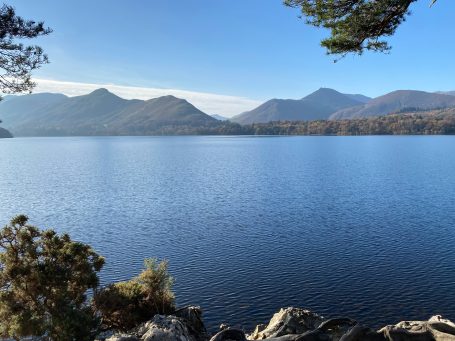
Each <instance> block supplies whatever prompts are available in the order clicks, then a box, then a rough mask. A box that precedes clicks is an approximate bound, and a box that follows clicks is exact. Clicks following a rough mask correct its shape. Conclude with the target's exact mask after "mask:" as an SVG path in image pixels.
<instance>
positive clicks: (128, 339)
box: [106, 334, 140, 341]
mask: <svg viewBox="0 0 455 341" xmlns="http://www.w3.org/2000/svg"><path fill="white" fill-rule="evenodd" d="M106 341H140V340H139V339H138V338H137V337H135V336H133V335H129V334H122V335H114V336H111V337H110V338H108V339H106Z"/></svg>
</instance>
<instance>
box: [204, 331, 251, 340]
mask: <svg viewBox="0 0 455 341" xmlns="http://www.w3.org/2000/svg"><path fill="white" fill-rule="evenodd" d="M210 341H246V336H245V333H244V332H243V330H240V329H235V328H227V329H224V330H222V331H220V332H218V333H217V334H215V335H214V336H213V337H212V338H211V339H210Z"/></svg>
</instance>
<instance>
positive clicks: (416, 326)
mask: <svg viewBox="0 0 455 341" xmlns="http://www.w3.org/2000/svg"><path fill="white" fill-rule="evenodd" d="M378 333H379V334H382V335H384V337H385V338H386V340H390V341H407V340H410V341H455V324H454V323H453V322H451V321H449V320H446V319H444V318H442V316H439V315H437V316H433V317H431V318H430V319H429V320H428V321H402V322H400V323H397V324H395V325H389V326H385V327H384V328H381V329H380V330H379V331H378Z"/></svg>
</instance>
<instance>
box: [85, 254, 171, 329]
mask: <svg viewBox="0 0 455 341" xmlns="http://www.w3.org/2000/svg"><path fill="white" fill-rule="evenodd" d="M172 284H173V279H172V277H171V276H170V275H169V273H168V271H167V262H166V261H162V262H159V263H158V262H157V260H156V259H146V260H145V269H144V270H143V271H142V273H141V274H140V275H139V276H137V277H135V278H133V279H131V280H129V281H126V282H119V283H115V284H111V285H109V286H107V287H106V288H103V289H101V290H99V291H97V292H96V294H95V296H94V299H93V305H94V307H95V309H96V310H97V311H99V313H100V315H101V319H102V324H103V327H104V328H106V329H114V330H120V331H127V330H129V329H131V328H133V327H135V326H137V325H138V324H140V323H142V322H145V321H148V320H150V319H151V318H152V317H153V316H154V315H155V314H169V313H172V312H174V311H175V306H174V300H175V298H174V294H173V292H172Z"/></svg>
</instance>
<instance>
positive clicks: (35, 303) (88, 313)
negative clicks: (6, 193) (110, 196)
mask: <svg viewBox="0 0 455 341" xmlns="http://www.w3.org/2000/svg"><path fill="white" fill-rule="evenodd" d="M27 222H28V218H27V217H26V216H24V215H20V216H17V217H15V218H13V219H12V220H11V222H10V224H9V225H6V226H5V227H4V228H3V229H2V230H0V321H1V322H0V337H3V338H13V339H14V340H19V339H21V338H23V337H29V336H33V337H39V338H40V339H41V340H47V341H55V340H59V341H73V340H78V341H84V340H91V337H92V336H93V333H94V331H95V330H96V328H97V325H98V322H97V319H96V317H95V314H94V313H93V310H92V309H91V307H90V306H88V305H87V304H86V294H87V291H88V290H89V289H94V288H96V287H97V286H98V275H97V273H98V272H99V271H100V270H101V268H102V267H103V264H104V259H103V258H102V257H100V256H99V255H98V254H97V253H96V252H95V251H94V250H93V249H92V248H91V247H90V246H88V245H86V244H83V243H80V242H75V241H73V240H71V238H70V237H69V236H68V235H67V234H63V235H58V234H57V233H56V232H55V231H53V230H44V231H42V230H39V229H38V228H36V227H34V226H31V225H28V224H27Z"/></svg>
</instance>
